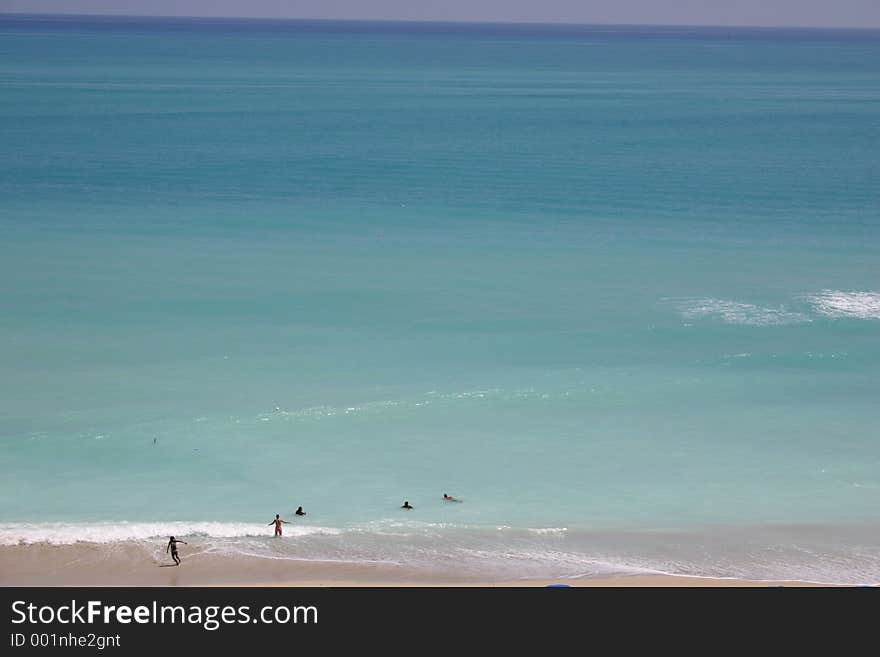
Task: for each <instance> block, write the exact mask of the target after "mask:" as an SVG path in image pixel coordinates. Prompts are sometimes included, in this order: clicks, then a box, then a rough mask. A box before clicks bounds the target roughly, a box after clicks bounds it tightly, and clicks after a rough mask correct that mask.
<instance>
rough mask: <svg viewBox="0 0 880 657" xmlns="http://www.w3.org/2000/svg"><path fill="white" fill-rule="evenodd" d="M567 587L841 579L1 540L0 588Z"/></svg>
mask: <svg viewBox="0 0 880 657" xmlns="http://www.w3.org/2000/svg"><path fill="white" fill-rule="evenodd" d="M560 585H564V586H571V587H630V588H644V587H725V588H732V587H761V588H766V587H779V586H785V587H834V586H847V585H843V584H830V583H829V584H826V583H812V582H802V581H785V580H778V581H776V580H771V581H761V580H746V579H733V578H730V579H728V578H712V577H700V576H690V575H673V574H660V573H638V574H624V573H621V574H614V575H598V576H588V577H575V578H564V577H560V578H556V579H550V578H536V579H509V578H505V579H491V578H487V577H485V576H482V577H481V576H465V577H460V578H455V577H449V576H448V575H440V574H431V573H426V572H425V571H424V570H416V569H412V568H407V567H406V566H389V565H381V564H364V563H345V562H320V561H299V560H292V559H272V558H265V557H256V556H245V555H228V554H218V553H210V552H205V553H200V554H194V555H186V554H184V555H182V562H181V565H180V566H174V565H173V562H171V560H170V558H167V557H166V555H164V554H163V555H161V557H159V556H157V554H156V553H155V552H154V551H149V550H147V549H145V548H143V547H142V546H137V545H127V546H124V547H123V549H119V546H107V545H95V544H79V545H73V546H71V545H65V546H57V545H48V544H40V545H16V546H2V547H0V586H3V587H14V586H24V587H29V586H33V587H90V586H110V587H116V586H118V587H131V586H136V587H158V588H166V587H225V586H234V587H290V588H352V587H357V588H364V587H381V588H412V587H431V588H436V587H455V588H461V587H467V588H474V587H477V588H495V587H498V588H511V587H513V588H523V587H546V586H560Z"/></svg>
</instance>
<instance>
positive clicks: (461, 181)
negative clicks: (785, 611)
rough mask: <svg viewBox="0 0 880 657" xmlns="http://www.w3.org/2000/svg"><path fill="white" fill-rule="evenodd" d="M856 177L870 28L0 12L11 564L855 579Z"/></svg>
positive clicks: (874, 51)
mask: <svg viewBox="0 0 880 657" xmlns="http://www.w3.org/2000/svg"><path fill="white" fill-rule="evenodd" d="M878 144H880V33H877V32H823V31H804V30H801V31H784V30H751V31H750V30H720V29H715V30H713V29H687V30H684V29H682V30H677V29H672V28H665V29H664V28H640V29H636V28H631V29H626V28H620V29H613V30H612V29H600V28H558V27H535V26H520V27H514V26H450V25H446V26H444V25H417V24H416V25H405V24H396V25H395V24H369V23H367V24H364V23H321V22H290V23H271V22H261V21H194V20H189V21H176V22H172V21H164V20H154V21H148V20H143V19H119V20H115V19H94V18H79V19H73V18H66V19H60V18H54V19H36V18H33V17H19V18H12V17H10V16H6V17H2V18H0V230H2V235H3V239H2V241H0V307H2V309H3V310H2V312H0V363H2V367H0V390H2V395H0V446H2V450H0V464H2V465H0V467H2V473H3V476H2V478H0V539H2V542H4V543H7V544H9V543H18V542H33V541H43V540H48V541H52V542H60V543H66V542H72V541H75V540H80V539H84V538H86V539H88V540H97V541H102V542H113V541H118V540H122V539H135V540H142V541H145V540H152V539H153V537H155V536H163V535H165V534H168V533H169V527H170V528H172V529H174V532H172V533H176V534H187V532H191V535H192V536H195V537H196V538H197V540H201V541H202V542H203V543H204V544H206V545H208V546H209V548H210V549H216V550H232V551H247V552H249V553H258V554H266V555H271V556H282V557H290V558H307V559H342V560H350V561H391V562H394V563H402V564H403V565H417V566H419V567H424V568H426V569H434V570H443V569H444V568H445V569H448V570H450V572H452V571H455V572H459V573H469V574H472V575H474V576H486V574H487V573H488V574H499V575H500V574H505V573H507V574H515V575H518V576H536V577H543V576H566V575H574V574H599V573H603V572H607V571H608V570H613V571H618V570H619V571H627V572H629V571H641V570H660V571H663V572H677V573H690V574H716V575H721V576H742V577H767V578H773V577H783V576H784V577H793V578H801V579H810V580H812V581H846V582H863V581H870V582H876V581H880V443H878V432H877V426H878V421H880V410H878V409H880V405H878V403H877V400H878V398H880V377H878V366H880V211H878V210H880V185H878V184H877V181H878V180H880V157H878V154H877V152H878V151H877V145H878ZM276 409H277V410H276ZM444 492H448V493H450V494H452V495H456V496H458V497H460V498H462V499H463V500H464V502H463V503H462V504H445V503H443V501H442V499H441V496H442V494H443V493H444ZM403 500H409V501H410V502H411V503H412V504H413V505H414V506H415V511H412V512H408V513H407V512H403V511H401V510H400V509H399V506H400V504H402V502H403ZM299 505H303V506H304V507H305V509H306V511H308V512H309V513H310V515H309V516H307V517H306V519H305V520H304V521H297V522H296V523H295V524H294V525H292V526H288V527H289V529H288V533H291V534H292V535H293V536H294V537H295V539H296V540H289V541H284V542H277V541H276V542H271V537H266V536H265V534H266V533H268V532H270V530H269V528H266V527H265V523H267V522H268V521H269V520H270V519H271V518H272V517H274V515H275V513H281V514H282V516H289V517H291V514H292V511H293V510H294V509H295V508H296V507H297V506H299ZM291 519H292V517H291ZM286 529H287V528H286ZM188 535H189V534H188Z"/></svg>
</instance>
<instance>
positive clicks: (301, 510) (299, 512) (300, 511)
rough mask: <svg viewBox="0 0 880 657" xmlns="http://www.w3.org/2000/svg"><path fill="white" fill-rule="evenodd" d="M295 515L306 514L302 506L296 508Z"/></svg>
mask: <svg viewBox="0 0 880 657" xmlns="http://www.w3.org/2000/svg"><path fill="white" fill-rule="evenodd" d="M296 515H298V516H304V515H306V512H305V511H303V508H302V507H299V508H298V509H297V510H296Z"/></svg>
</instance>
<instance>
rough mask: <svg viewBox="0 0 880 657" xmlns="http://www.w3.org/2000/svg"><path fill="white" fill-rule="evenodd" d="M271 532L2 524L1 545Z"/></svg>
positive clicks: (175, 525) (188, 525)
mask: <svg viewBox="0 0 880 657" xmlns="http://www.w3.org/2000/svg"><path fill="white" fill-rule="evenodd" d="M267 529H268V532H271V529H269V528H267V527H266V525H263V524H253V523H234V522H179V521H176V522H131V523H129V522H112V523H111V522H107V523H92V524H68V523H48V524H40V525H36V524H29V523H21V524H10V523H6V524H0V545H23V544H24V545H26V544H31V543H49V544H52V545H72V544H74V543H119V542H123V541H146V540H151V539H156V538H164V537H168V536H181V537H186V536H204V537H207V538H241V537H248V536H254V537H256V536H268V535H269V533H267ZM284 533H285V535H287V536H308V535H312V534H330V535H332V534H339V533H341V532H340V530H338V529H333V528H330V527H309V526H302V525H298V526H296V525H295V526H289V527H285V529H284Z"/></svg>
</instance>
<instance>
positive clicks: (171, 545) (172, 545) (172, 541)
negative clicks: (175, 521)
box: [165, 536, 187, 566]
mask: <svg viewBox="0 0 880 657" xmlns="http://www.w3.org/2000/svg"><path fill="white" fill-rule="evenodd" d="M178 543H183V544H184V545H187V542H186V541H181V540H178V539H176V538H174V537H173V536H170V537H168V545H166V546H165V554H168V550H171V558H172V559H174V565H175V566H179V565H180V557H178V556H177V544H178Z"/></svg>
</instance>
